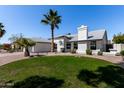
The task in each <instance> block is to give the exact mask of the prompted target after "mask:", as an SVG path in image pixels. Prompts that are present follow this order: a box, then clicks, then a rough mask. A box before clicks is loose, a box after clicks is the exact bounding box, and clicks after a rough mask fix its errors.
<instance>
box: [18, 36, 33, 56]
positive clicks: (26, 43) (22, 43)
mask: <svg viewBox="0 0 124 93" xmlns="http://www.w3.org/2000/svg"><path fill="white" fill-rule="evenodd" d="M16 44H18V45H19V46H21V47H23V48H24V49H25V51H24V56H25V57H27V56H30V52H29V47H32V46H34V45H35V42H34V41H32V40H31V39H27V38H19V39H17V40H16Z"/></svg>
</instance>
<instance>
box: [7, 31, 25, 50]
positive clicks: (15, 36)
mask: <svg viewBox="0 0 124 93" xmlns="http://www.w3.org/2000/svg"><path fill="white" fill-rule="evenodd" d="M23 37H24V36H23V34H22V33H20V34H12V35H11V37H10V38H9V39H8V40H9V41H10V42H11V44H12V49H13V50H14V51H18V50H20V49H21V47H20V46H19V45H18V44H17V43H16V41H17V40H18V39H19V38H23Z"/></svg>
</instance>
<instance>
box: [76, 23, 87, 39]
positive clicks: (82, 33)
mask: <svg viewBox="0 0 124 93" xmlns="http://www.w3.org/2000/svg"><path fill="white" fill-rule="evenodd" d="M77 30H78V40H87V38H88V28H87V26H84V25H82V26H80V27H78V28H77Z"/></svg>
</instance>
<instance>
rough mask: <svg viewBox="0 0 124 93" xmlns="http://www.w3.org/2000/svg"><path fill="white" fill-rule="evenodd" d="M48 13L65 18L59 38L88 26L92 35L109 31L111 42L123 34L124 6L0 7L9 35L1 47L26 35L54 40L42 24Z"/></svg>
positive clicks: (0, 40)
mask: <svg viewBox="0 0 124 93" xmlns="http://www.w3.org/2000/svg"><path fill="white" fill-rule="evenodd" d="M49 9H54V10H57V11H58V13H59V15H61V16H62V23H61V24H60V25H59V26H60V28H59V29H55V36H56V35H63V34H67V33H72V34H75V33H77V27H78V26H80V25H87V26H88V27H89V31H92V30H96V29H106V30H107V33H108V38H109V39H112V37H113V35H114V34H117V33H119V32H122V33H124V6H91V5H90V6H86V5H85V6H84V5H82V6H79V5H77V6H43V5H41V6H24V5H23V6H0V22H2V23H3V24H4V25H5V29H6V32H7V33H6V34H5V36H4V37H3V38H1V39H0V43H6V42H8V38H9V37H10V36H11V35H12V34H18V33H23V35H24V36H26V37H42V38H49V37H51V32H50V28H49V26H46V25H44V24H41V23H40V20H41V19H42V18H43V14H46V13H47V12H48V10H49Z"/></svg>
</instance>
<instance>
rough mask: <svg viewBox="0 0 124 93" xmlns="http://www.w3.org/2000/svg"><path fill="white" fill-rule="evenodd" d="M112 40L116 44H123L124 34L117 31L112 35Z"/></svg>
mask: <svg viewBox="0 0 124 93" xmlns="http://www.w3.org/2000/svg"><path fill="white" fill-rule="evenodd" d="M112 41H113V42H114V43H116V44H124V34H122V33H119V34H117V35H114V36H113V40H112Z"/></svg>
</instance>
